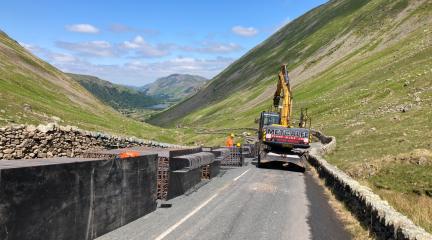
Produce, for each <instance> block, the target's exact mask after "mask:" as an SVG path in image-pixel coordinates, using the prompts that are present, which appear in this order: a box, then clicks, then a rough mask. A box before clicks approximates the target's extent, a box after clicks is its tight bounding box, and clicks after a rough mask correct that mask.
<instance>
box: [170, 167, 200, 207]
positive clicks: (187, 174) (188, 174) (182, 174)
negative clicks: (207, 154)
mask: <svg viewBox="0 0 432 240" xmlns="http://www.w3.org/2000/svg"><path fill="white" fill-rule="evenodd" d="M200 182H201V169H200V168H195V169H181V170H175V171H170V172H169V184H168V194H167V200H169V199H172V198H175V197H178V196H180V195H183V194H185V193H186V192H187V191H188V190H189V189H191V188H192V187H194V186H195V185H197V184H198V183H200Z"/></svg>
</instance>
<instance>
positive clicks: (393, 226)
mask: <svg viewBox="0 0 432 240" xmlns="http://www.w3.org/2000/svg"><path fill="white" fill-rule="evenodd" d="M315 134H316V137H317V138H318V139H320V140H321V141H323V143H324V144H323V145H322V146H319V147H315V148H312V149H311V151H310V153H309V158H308V159H309V163H310V164H311V165H312V166H314V167H315V168H316V169H317V171H318V174H319V176H320V177H321V178H323V179H324V180H325V183H326V185H327V186H328V187H329V188H330V189H331V190H332V191H333V193H334V194H335V195H336V197H337V198H338V199H339V200H341V201H343V202H345V204H346V206H347V207H348V208H349V210H350V211H351V212H352V213H354V215H355V216H356V217H357V219H358V220H359V221H360V222H361V223H362V224H363V225H364V226H367V227H368V228H369V230H370V231H371V232H372V233H373V234H374V235H375V236H376V237H377V238H378V239H396V240H402V239H403V240H426V239H428V240H430V239H432V235H431V234H429V233H427V232H426V231H425V230H424V229H423V228H421V227H419V226H416V225H415V224H414V223H413V222H412V221H411V220H410V219H409V218H407V217H406V216H404V215H403V214H401V213H399V212H397V211H396V210H395V209H394V208H393V207H391V206H390V205H389V204H388V202H387V201H383V200H382V199H381V198H380V197H379V196H378V195H376V194H375V193H373V191H372V190H371V189H370V188H368V187H365V186H362V185H360V184H359V183H358V182H357V181H355V180H354V179H352V178H351V177H349V176H348V175H347V174H345V173H344V172H343V171H341V170H340V169H338V168H337V167H335V166H333V165H331V164H329V163H328V162H327V161H326V160H325V159H324V158H323V157H322V154H324V153H328V152H330V151H332V150H333V149H335V147H336V141H335V140H336V139H335V138H334V137H326V136H325V135H324V134H322V133H320V132H316V131H315Z"/></svg>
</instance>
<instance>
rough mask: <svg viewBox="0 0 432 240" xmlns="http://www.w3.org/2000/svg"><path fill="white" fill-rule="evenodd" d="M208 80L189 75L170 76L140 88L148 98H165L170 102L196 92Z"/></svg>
mask: <svg viewBox="0 0 432 240" xmlns="http://www.w3.org/2000/svg"><path fill="white" fill-rule="evenodd" d="M207 81H208V80H207V79H206V78H203V77H201V76H196V75H189V74H171V75H169V76H167V77H163V78H159V79H157V80H156V81H155V82H153V83H150V84H147V85H145V86H143V87H141V88H140V90H141V91H143V92H145V93H146V94H148V95H150V96H165V97H167V98H168V99H169V100H170V101H178V100H181V99H184V98H185V97H188V96H190V95H191V94H194V93H195V92H197V91H198V90H199V89H200V88H201V87H202V86H203V85H204V84H206V82H207Z"/></svg>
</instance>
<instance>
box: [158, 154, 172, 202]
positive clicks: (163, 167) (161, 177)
mask: <svg viewBox="0 0 432 240" xmlns="http://www.w3.org/2000/svg"><path fill="white" fill-rule="evenodd" d="M168 178H169V158H167V157H158V173H157V199H161V200H166V199H167V196H168V180H169V179H168Z"/></svg>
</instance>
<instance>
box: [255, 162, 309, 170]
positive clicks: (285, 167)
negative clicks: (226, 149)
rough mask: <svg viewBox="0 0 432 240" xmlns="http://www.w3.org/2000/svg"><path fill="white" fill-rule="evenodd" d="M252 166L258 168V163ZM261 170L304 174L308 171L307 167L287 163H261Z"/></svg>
mask: <svg viewBox="0 0 432 240" xmlns="http://www.w3.org/2000/svg"><path fill="white" fill-rule="evenodd" d="M252 164H253V165H255V166H256V167H258V166H257V162H252ZM260 168H263V169H272V170H282V171H290V172H300V173H304V172H305V171H306V168H305V167H302V166H300V165H297V164H295V163H285V162H279V161H273V162H265V163H261V166H260Z"/></svg>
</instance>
